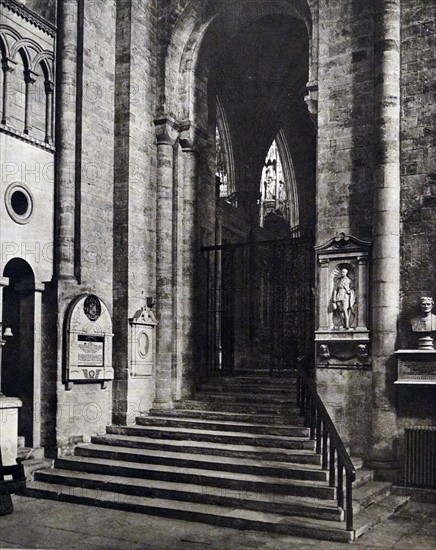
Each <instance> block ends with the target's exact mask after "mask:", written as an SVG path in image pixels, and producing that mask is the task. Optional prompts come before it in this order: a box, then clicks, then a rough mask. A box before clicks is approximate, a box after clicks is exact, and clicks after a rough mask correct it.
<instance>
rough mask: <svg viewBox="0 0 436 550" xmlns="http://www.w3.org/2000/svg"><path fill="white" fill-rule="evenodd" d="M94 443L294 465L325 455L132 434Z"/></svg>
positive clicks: (97, 438) (96, 439) (107, 436)
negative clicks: (274, 461) (263, 460)
mask: <svg viewBox="0 0 436 550" xmlns="http://www.w3.org/2000/svg"><path fill="white" fill-rule="evenodd" d="M91 441H92V443H96V444H100V445H114V446H117V447H130V448H133V449H153V450H163V451H175V452H180V451H185V450H186V452H189V453H196V454H204V455H215V456H217V455H219V456H228V457H234V458H253V459H256V460H262V459H266V460H277V461H280V462H292V463H294V464H317V465H319V464H321V456H320V455H318V454H315V453H313V452H311V451H306V450H301V449H281V448H268V447H259V446H255V445H237V444H226V443H214V442H207V441H203V442H199V441H188V440H183V439H181V440H178V439H174V440H171V439H158V438H148V437H137V436H129V435H115V434H105V435H98V436H93V437H92V438H91Z"/></svg>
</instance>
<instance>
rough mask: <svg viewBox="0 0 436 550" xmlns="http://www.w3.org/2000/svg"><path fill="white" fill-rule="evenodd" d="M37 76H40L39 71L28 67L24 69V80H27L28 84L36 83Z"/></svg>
mask: <svg viewBox="0 0 436 550" xmlns="http://www.w3.org/2000/svg"><path fill="white" fill-rule="evenodd" d="M37 78H38V73H35V72H34V71H31V70H30V69H26V70H25V71H24V82H26V83H27V84H35V82H36V80H37Z"/></svg>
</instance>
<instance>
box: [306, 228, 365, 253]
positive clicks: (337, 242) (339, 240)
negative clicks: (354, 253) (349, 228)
mask: <svg viewBox="0 0 436 550" xmlns="http://www.w3.org/2000/svg"><path fill="white" fill-rule="evenodd" d="M356 248H359V249H362V250H365V249H367V250H368V249H369V248H371V242H370V241H363V240H362V239H358V238H357V237H354V235H346V234H345V233H339V235H336V237H333V238H332V239H330V240H329V241H327V242H325V243H323V244H320V245H318V246H315V250H316V251H318V252H323V251H327V250H330V249H334V250H354V249H356Z"/></svg>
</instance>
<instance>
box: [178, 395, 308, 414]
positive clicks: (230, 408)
mask: <svg viewBox="0 0 436 550" xmlns="http://www.w3.org/2000/svg"><path fill="white" fill-rule="evenodd" d="M176 407H177V409H190V410H193V409H194V410H195V409H196V410H202V411H208V410H209V411H218V412H230V413H231V412H234V413H247V414H272V415H275V416H277V417H283V418H286V417H287V416H288V415H293V416H297V415H298V414H299V409H298V408H297V406H296V404H295V403H294V402H292V403H291V404H290V403H289V402H287V403H285V404H277V403H268V402H267V403H261V402H258V401H257V402H256V401H255V402H253V403H246V402H240V403H238V402H233V401H230V400H229V401H226V400H225V399H220V400H215V401H214V400H213V399H210V400H206V401H201V400H200V399H199V398H198V396H196V398H195V399H189V400H188V399H187V400H184V401H178V402H177V404H176Z"/></svg>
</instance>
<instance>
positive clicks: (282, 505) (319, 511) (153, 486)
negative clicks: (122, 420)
mask: <svg viewBox="0 0 436 550" xmlns="http://www.w3.org/2000/svg"><path fill="white" fill-rule="evenodd" d="M37 481H38V482H43V483H54V484H62V485H68V486H70V487H83V488H85V489H95V490H104V491H113V492H114V493H120V494H128V495H136V496H145V497H152V498H165V499H167V498H171V499H173V500H181V501H184V502H196V503H203V504H215V505H218V506H232V507H234V508H243V509H246V510H257V511H267V512H272V513H277V514H290V515H294V516H302V517H312V518H320V519H325V520H330V521H343V519H344V518H343V516H344V514H343V511H342V510H341V509H339V508H338V507H337V506H336V505H335V504H333V503H330V502H326V501H320V500H317V499H311V498H304V497H295V496H289V495H277V494H274V493H256V492H253V491H240V490H238V489H226V488H221V487H220V488H216V487H207V486H200V485H194V484H189V483H171V482H168V481H165V480H153V479H147V480H142V479H137V478H123V477H119V476H114V477H110V478H108V476H105V475H101V474H90V473H86V472H73V471H65V470H56V469H54V470H46V471H44V472H40V473H38V475H37Z"/></svg>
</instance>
